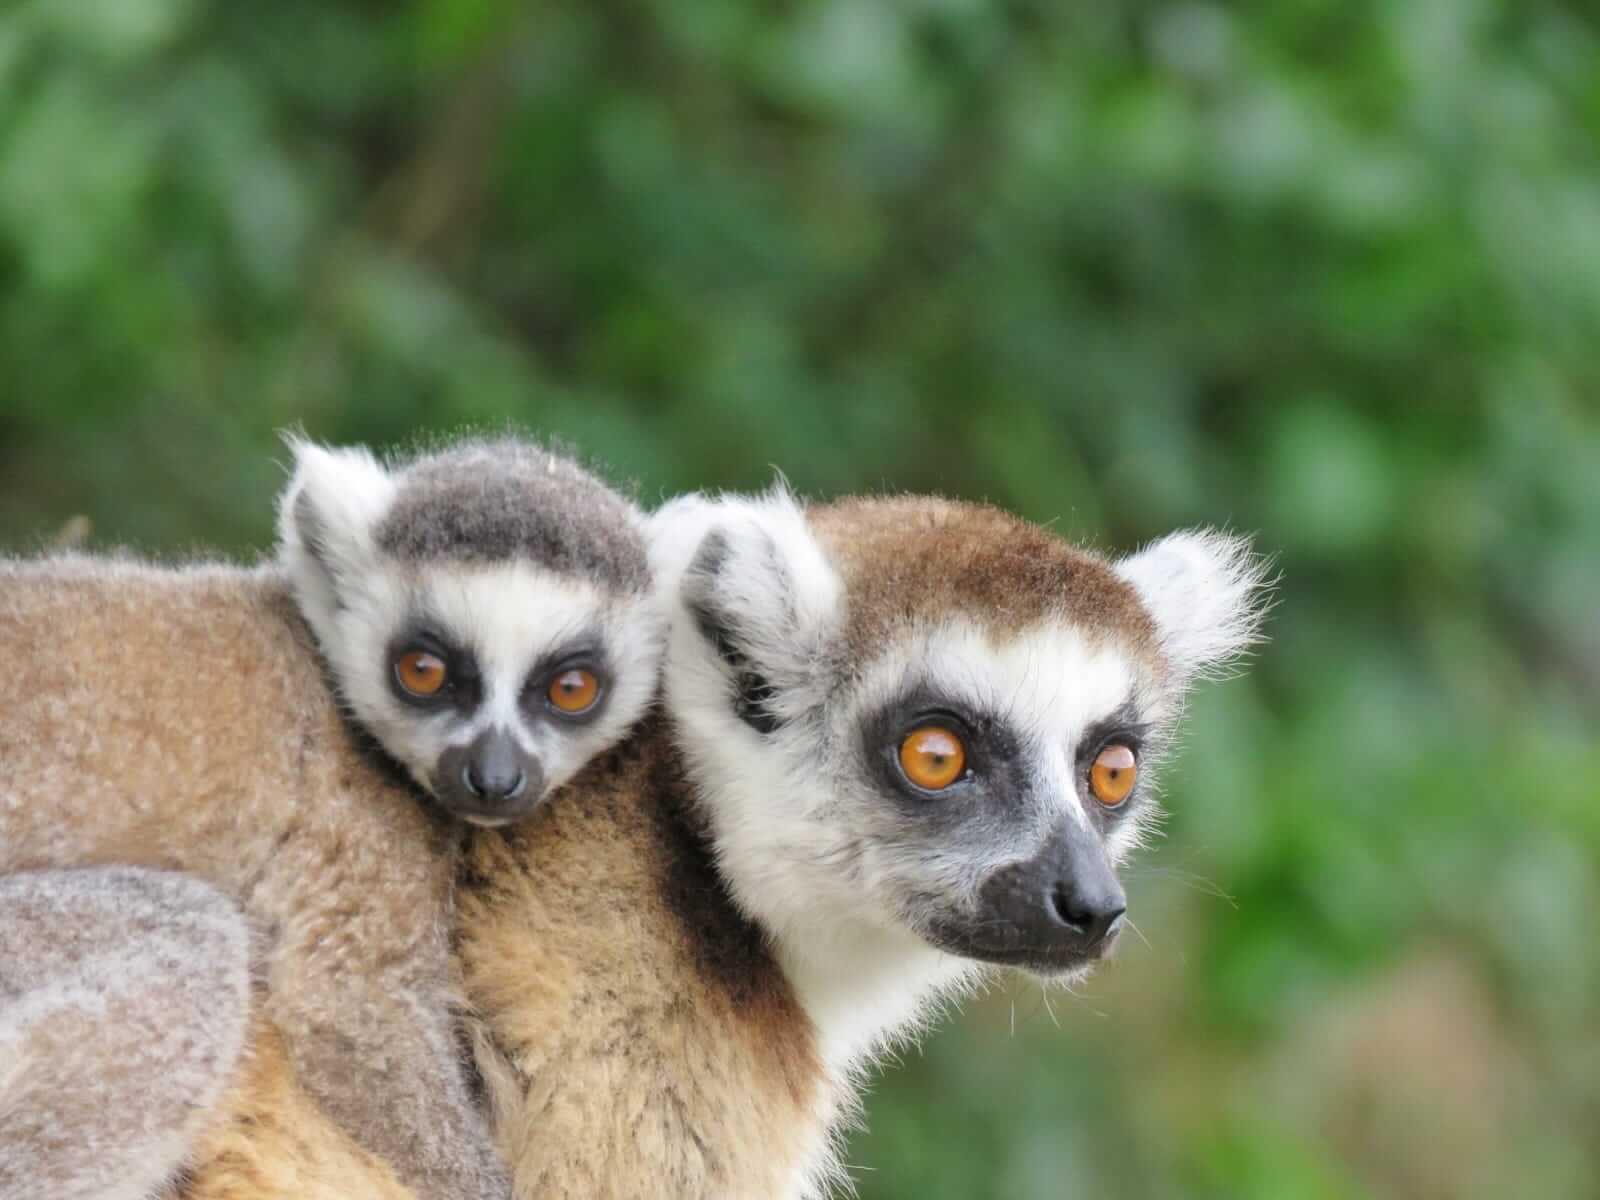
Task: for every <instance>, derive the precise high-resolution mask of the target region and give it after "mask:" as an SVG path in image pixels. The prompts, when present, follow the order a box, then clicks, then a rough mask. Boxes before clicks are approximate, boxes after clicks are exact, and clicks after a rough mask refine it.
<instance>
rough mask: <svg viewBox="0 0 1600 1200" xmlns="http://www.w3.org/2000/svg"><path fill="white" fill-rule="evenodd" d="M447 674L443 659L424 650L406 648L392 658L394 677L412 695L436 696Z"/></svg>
mask: <svg viewBox="0 0 1600 1200" xmlns="http://www.w3.org/2000/svg"><path fill="white" fill-rule="evenodd" d="M448 674H449V672H448V671H446V670H445V666H444V659H442V658H440V657H439V656H438V655H437V654H429V653H428V652H427V651H426V650H407V651H406V652H405V653H404V654H402V655H401V656H400V657H399V658H397V659H395V660H394V677H395V678H396V679H398V680H399V681H400V686H401V687H403V688H405V690H406V691H408V692H410V693H411V694H412V695H413V696H437V695H438V694H439V689H440V688H442V687H444V681H445V679H446V677H447V676H448Z"/></svg>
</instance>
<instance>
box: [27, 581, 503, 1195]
mask: <svg viewBox="0 0 1600 1200" xmlns="http://www.w3.org/2000/svg"><path fill="white" fill-rule="evenodd" d="M0 658H3V659H4V660H5V661H6V662H7V663H9V664H11V666H12V667H13V668H14V671H15V673H14V674H12V675H11V676H10V678H11V679H12V681H13V685H14V686H18V687H21V686H22V685H23V684H25V685H26V689H27V690H26V694H19V695H16V696H14V697H13V698H12V699H11V700H10V701H9V702H8V703H7V704H6V706H5V718H4V720H3V721H0V761H3V762H5V764H6V772H5V776H4V779H3V781H0V872H3V873H10V872H17V871H33V870H38V869H40V868H61V867H86V866H94V865H101V864H137V865H144V866H150V867H160V868H166V869H170V870H177V871H183V872H186V873H188V874H191V875H193V876H195V877H197V878H199V879H202V880H205V881H207V882H208V883H209V884H211V885H212V886H213V887H215V888H216V889H217V890H218V891H220V892H221V893H223V894H224V895H226V896H228V897H230V898H232V900H234V901H235V902H236V903H237V904H238V905H239V906H240V908H241V909H242V910H243V912H244V913H245V915H246V917H247V918H248V920H249V923H250V927H251V931H252V933H253V935H254V939H255V948H254V957H255V970H256V972H257V976H258V979H259V981H260V983H261V985H262V986H261V989H260V996H259V998H258V1000H259V1004H260V1007H261V1010H262V1012H263V1014H264V1015H265V1017H266V1018H267V1019H269V1020H270V1021H271V1022H272V1023H273V1024H274V1025H275V1026H277V1027H278V1028H279V1029H280V1030H281V1031H282V1033H283V1035H284V1037H285V1039H286V1045H287V1046H288V1047H289V1058H290V1060H291V1061H292V1064H293V1068H294V1070H295V1072H296V1074H297V1076H298V1078H299V1079H300V1081H301V1082H302V1084H303V1085H304V1086H305V1087H306V1088H307V1089H308V1090H309V1091H310V1092H311V1093H312V1094H313V1095H315V1096H316V1097H317V1098H318V1099H319V1100H321V1101H322V1102H323V1103H325V1104H326V1105H327V1110H328V1112H329V1113H330V1115H331V1116H333V1117H334V1118H335V1119H336V1120H337V1121H338V1122H340V1123H341V1124H342V1125H344V1126H345V1127H346V1128H348V1129H350V1130H351V1131H352V1132H353V1133H354V1134H355V1135H356V1136H357V1137H359V1138H360V1140H361V1141H362V1142H363V1143H364V1144H365V1145H367V1146H369V1147H370V1148H372V1149H373V1150H375V1151H376V1152H378V1153H379V1154H381V1155H383V1157H384V1158H385V1159H387V1160H389V1161H390V1162H393V1163H408V1164H415V1166H416V1170H417V1171H418V1174H417V1176H416V1179H417V1182H418V1183H419V1186H421V1187H422V1190H423V1192H424V1194H427V1195H434V1194H437V1195H450V1194H460V1195H462V1196H469V1195H470V1196H482V1195H493V1194H494V1193H495V1191H496V1189H497V1188H499V1187H500V1186H501V1184H500V1182H499V1174H500V1167H499V1164H498V1162H496V1161H495V1160H494V1159H493V1157H492V1155H490V1156H476V1157H477V1158H478V1160H477V1161H474V1158H475V1156H474V1153H473V1148H474V1147H476V1146H486V1134H485V1132H484V1131H483V1129H482V1128H481V1126H480V1125H479V1118H478V1116H477V1114H476V1108H475V1106H474V1104H473V1102H472V1097H471V1095H470V1093H469V1090H468V1087H467V1084H466V1081H465V1079H464V1077H463V1073H462V1072H461V1070H460V1069H459V1062H458V1053H457V1049H456V1042H455V1038H454V1033H453V1029H452V1025H451V1014H452V1012H453V1010H454V1008H455V1006H456V1005H457V1002H458V997H459V989H458V987H457V984H456V981H455V978H454V975H453V972H452V967H451V962H450V956H449V942H448V921H447V916H448V913H449V911H450V896H451V888H452V884H453V875H454V871H455V863H456V855H457V850H456V842H457V840H458V839H457V835H456V834H455V833H454V832H452V831H451V830H450V829H449V828H448V827H447V826H446V825H445V824H444V823H443V822H442V821H441V820H440V819H439V818H437V817H435V816H434V815H433V814H432V813H430V812H429V810H428V809H427V808H426V806H425V805H424V804H423V803H420V802H419V797H418V795H417V794H416V793H415V791H414V790H413V789H411V788H409V787H407V786H405V785H404V784H403V783H401V782H399V777H398V775H397V773H395V772H394V771H392V770H390V769H388V768H387V767H386V765H381V764H380V763H379V761H378V760H377V759H376V758H375V757H374V755H373V752H372V751H371V750H370V749H369V748H367V747H364V746H362V745H360V744H358V742H357V740H356V738H355V737H354V736H353V735H352V733H351V730H350V728H349V727H348V725H347V724H346V722H345V721H344V719H343V716H342V714H341V712H340V710H339V707H338V705H337V703H336V702H335V700H334V698H333V696H332V694H331V693H330V692H329V690H328V687H327V684H326V682H325V680H324V679H323V677H322V669H321V666H320V662H319V659H318V656H317V654H316V651H315V649H314V647H313V645H312V641H311V636H310V632H309V630H308V629H307V628H306V626H305V624H304V623H303V622H302V620H301V619H300V617H299V615H298V613H297V612H296V611H295V607H294V604H293V601H292V600H291V598H290V595H289V590H288V586H287V583H286V580H285V578H284V576H283V574H282V573H281V572H280V571H279V570H277V569H276V568H272V567H260V568H256V569H244V568H231V567H220V566H203V567H195V568H191V569H187V570H185V569H165V568H159V567H152V566H145V565H140V564H137V563H133V562H107V561H106V560H99V559H75V558H62V559H54V560H43V561H39V562H31V563H4V564H0ZM173 1065H174V1064H166V1065H164V1066H163V1067H162V1070H168V1069H171V1067H172V1066H173ZM160 1074H161V1071H159V1070H157V1071H152V1072H151V1078H152V1082H153V1081H154V1080H155V1079H157V1078H159V1076H160ZM5 1102H6V1100H5V1098H4V1097H3V1096H0V1107H3V1105H4V1104H5ZM129 1116H130V1117H131V1116H132V1114H129ZM105 1118H106V1120H107V1121H108V1126H107V1128H108V1134H107V1136H109V1137H115V1132H114V1131H115V1129H116V1120H117V1115H116V1110H112V1111H111V1112H109V1113H107V1114H105ZM13 1136H16V1135H14V1134H13V1132H12V1129H11V1128H10V1127H7V1128H6V1130H5V1132H4V1134H3V1135H0V1141H4V1142H7V1143H9V1141H10V1139H11V1138H12V1137H13ZM36 1183H37V1185H38V1188H39V1191H38V1192H37V1193H36V1194H39V1195H51V1196H53V1195H56V1194H57V1192H56V1191H55V1190H54V1188H53V1185H52V1181H50V1180H37V1181H36ZM456 1187H461V1188H462V1190H461V1191H460V1192H458V1193H457V1192H453V1191H452V1190H451V1189H453V1188H456ZM8 1200H9V1198H8Z"/></svg>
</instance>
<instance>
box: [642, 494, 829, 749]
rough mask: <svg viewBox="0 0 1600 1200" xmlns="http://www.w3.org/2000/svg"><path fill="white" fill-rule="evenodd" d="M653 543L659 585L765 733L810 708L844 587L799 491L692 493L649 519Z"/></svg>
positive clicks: (748, 717) (746, 714)
mask: <svg viewBox="0 0 1600 1200" xmlns="http://www.w3.org/2000/svg"><path fill="white" fill-rule="evenodd" d="M650 545H651V555H650V557H651V566H652V570H653V573H654V576H655V580H656V585H657V587H658V588H660V589H661V591H662V594H664V595H667V596H672V597H674V598H675V601H676V603H678V604H681V605H682V610H683V613H684V614H685V615H686V616H687V617H688V619H689V620H688V623H689V624H690V625H691V626H692V627H693V629H694V630H695V631H696V636H699V637H702V638H704V639H705V640H706V641H707V642H708V643H709V644H710V645H711V646H713V647H714V648H715V649H716V652H717V655H718V657H719V658H720V660H721V662H722V664H723V666H724V667H725V668H726V669H727V670H728V671H729V672H730V673H731V674H732V676H733V678H734V684H735V691H736V696H735V708H736V711H737V712H738V713H739V715H740V716H741V717H742V718H743V719H744V720H745V721H746V722H747V723H748V724H750V725H751V726H753V727H755V728H756V729H758V730H761V731H763V732H766V731H769V730H771V729H773V728H775V727H776V726H778V725H780V724H782V723H783V721H784V720H785V719H787V716H788V715H789V710H791V709H792V710H794V711H799V710H801V709H802V708H804V706H805V704H806V703H807V702H808V698H807V697H806V696H804V695H803V694H802V692H801V689H803V687H804V685H805V684H806V682H807V681H808V680H809V679H810V678H811V677H812V674H813V671H814V669H815V667H816V665H817V663H818V658H819V651H820V649H821V647H822V646H823V645H825V644H827V638H828V635H829V633H830V631H832V630H833V629H834V628H835V627H836V625H837V622H838V620H839V618H840V615H841V612H842V608H843V586H842V584H841V583H840V580H839V576H838V573H837V572H836V571H835V570H834V568H833V565H832V564H831V563H830V562H829V561H828V558H827V555H826V554H825V553H824V552H823V549H822V547H821V545H820V544H819V543H818V542H817V539H816V537H815V536H814V535H813V534H812V532H811V528H810V525H809V524H808V523H807V521H806V517H805V512H804V510H803V509H802V508H801V507H800V505H799V503H798V502H797V501H796V500H795V498H794V497H793V495H791V494H790V493H789V491H788V490H787V489H785V488H783V487H781V486H779V487H776V488H773V489H772V490H771V491H769V492H767V493H766V494H764V495H761V496H756V497H744V496H727V497H719V498H715V499H708V498H706V497H702V496H686V497H684V498H682V499H680V500H676V501H673V502H672V503H671V504H668V505H666V506H665V507H664V508H662V509H661V510H660V511H658V512H657V513H656V514H655V515H654V516H653V517H652V518H651V527H650Z"/></svg>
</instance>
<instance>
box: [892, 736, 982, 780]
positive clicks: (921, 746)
mask: <svg viewBox="0 0 1600 1200" xmlns="http://www.w3.org/2000/svg"><path fill="white" fill-rule="evenodd" d="M966 768H967V748H966V747H965V746H963V745H962V744H961V739H960V738H959V737H957V736H956V735H955V734H953V733H951V732H950V730H948V729H946V728H945V727H944V726H943V725H923V726H920V727H918V728H916V729H913V730H912V731H911V732H910V733H908V734H907V735H906V738H905V740H904V741H903V742H901V743H900V769H901V770H902V771H904V772H905V773H906V778H907V779H909V780H910V781H911V782H912V783H914V784H916V785H917V786H918V787H919V788H923V789H925V790H926V791H930V792H941V791H943V790H944V789H945V788H947V787H949V786H950V785H951V784H952V783H954V782H955V781H956V780H958V779H960V778H961V773H962V772H963V771H965V770H966Z"/></svg>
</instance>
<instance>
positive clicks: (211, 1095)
mask: <svg viewBox="0 0 1600 1200" xmlns="http://www.w3.org/2000/svg"><path fill="white" fill-rule="evenodd" d="M248 1006H249V935H248V930H247V928H246V925H245V922H244V919H243V917H242V915H241V914H240V912H239V910H238V909H237V908H236V907H235V906H234V905H233V904H232V903H230V902H229V901H228V899H227V898H226V897H225V896H223V895H222V894H221V893H219V892H217V891H216V890H215V889H213V888H210V887H208V886H206V885H205V884H203V883H200V882H199V881H198V880H195V879H191V878H188V877H186V876H181V875H173V874H169V873H165V872H157V871H141V870H134V869H127V868H107V869H103V870H85V871H27V872H23V873H20V874H17V875H12V876H8V877H4V878H0V1131H3V1134H0V1196H3V1197H5V1198H6V1200H25V1198H30V1197H41V1196H48V1197H49V1198H50V1200H143V1198H144V1197H146V1196H148V1195H150V1194H151V1193H152V1192H153V1191H155V1189H156V1188H157V1187H159V1186H160V1184H161V1182H162V1181H163V1180H164V1179H165V1178H166V1177H167V1175H168V1174H169V1173H170V1171H171V1166H172V1163H173V1162H174V1161H175V1160H177V1159H179V1158H181V1156H182V1155H183V1153H184V1152H185V1151H186V1150H187V1148H188V1147H189V1145H190V1144H191V1142H192V1141H193V1139H194V1138H195V1137H196V1136H197V1135H198V1133H199V1132H200V1131H201V1130H202V1129H203V1128H205V1126H206V1125H207V1124H208V1123H209V1120H210V1112H209V1109H210V1107H211V1105H212V1104H213V1102H214V1101H216V1100H217V1098H218V1097H219V1096H220V1095H221V1094H222V1091H223V1088H224V1086H225V1085H226V1084H227V1083H228V1082H229V1080H230V1078H231V1076H232V1070H233V1066H234V1063H235V1060H236V1058H237V1056H238V1053H239V1049H240V1046H241V1044H242V1043H243V1040H244V1034H245V1023H246V1016H247V1013H248Z"/></svg>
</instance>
